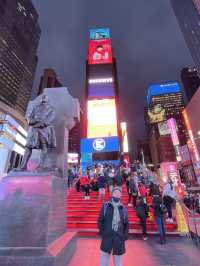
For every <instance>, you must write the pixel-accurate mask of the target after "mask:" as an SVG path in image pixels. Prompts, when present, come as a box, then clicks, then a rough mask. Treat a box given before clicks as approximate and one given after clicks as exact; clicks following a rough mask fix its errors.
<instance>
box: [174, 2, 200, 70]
mask: <svg viewBox="0 0 200 266" xmlns="http://www.w3.org/2000/svg"><path fill="white" fill-rule="evenodd" d="M171 5H172V7H173V10H174V13H175V15H176V18H177V20H178V23H179V26H180V28H181V31H182V33H183V36H184V38H185V41H186V43H187V46H188V48H189V50H190V53H191V55H192V57H193V60H194V62H195V65H196V67H197V68H198V70H200V49H199V47H200V12H199V11H200V9H199V6H200V3H199V0H184V1H183V0H171Z"/></svg>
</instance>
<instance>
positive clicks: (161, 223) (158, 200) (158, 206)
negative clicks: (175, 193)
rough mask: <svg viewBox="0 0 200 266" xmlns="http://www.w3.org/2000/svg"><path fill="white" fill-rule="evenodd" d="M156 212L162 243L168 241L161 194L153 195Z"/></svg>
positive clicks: (153, 205)
mask: <svg viewBox="0 0 200 266" xmlns="http://www.w3.org/2000/svg"><path fill="white" fill-rule="evenodd" d="M152 207H153V209H154V214H155V218H156V224H157V226H158V231H159V235H160V244H161V245H162V244H165V243H166V233H165V224H164V217H163V216H164V205H163V202H162V197H161V195H160V194H158V195H154V196H153V204H152Z"/></svg>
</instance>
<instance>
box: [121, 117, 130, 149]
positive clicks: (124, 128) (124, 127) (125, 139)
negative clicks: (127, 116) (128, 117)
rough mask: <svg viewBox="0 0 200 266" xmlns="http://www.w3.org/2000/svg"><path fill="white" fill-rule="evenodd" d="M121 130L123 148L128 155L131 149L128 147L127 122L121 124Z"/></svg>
mask: <svg viewBox="0 0 200 266" xmlns="http://www.w3.org/2000/svg"><path fill="white" fill-rule="evenodd" d="M121 130H122V147H123V152H125V153H128V152H129V147H128V136H127V125H126V122H122V123H121Z"/></svg>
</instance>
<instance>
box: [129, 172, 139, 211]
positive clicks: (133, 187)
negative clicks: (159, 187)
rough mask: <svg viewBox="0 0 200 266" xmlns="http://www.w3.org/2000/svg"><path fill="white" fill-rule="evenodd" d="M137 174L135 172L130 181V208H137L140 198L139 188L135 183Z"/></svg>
mask: <svg viewBox="0 0 200 266" xmlns="http://www.w3.org/2000/svg"><path fill="white" fill-rule="evenodd" d="M135 176H136V173H135V172H134V173H133V174H132V175H131V177H130V181H129V187H128V206H130V207H131V206H133V207H134V208H135V207H136V200H137V196H138V186H137V183H136V181H135Z"/></svg>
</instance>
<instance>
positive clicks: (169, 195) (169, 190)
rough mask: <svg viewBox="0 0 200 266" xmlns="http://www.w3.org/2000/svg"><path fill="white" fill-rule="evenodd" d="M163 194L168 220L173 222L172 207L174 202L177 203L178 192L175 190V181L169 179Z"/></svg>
mask: <svg viewBox="0 0 200 266" xmlns="http://www.w3.org/2000/svg"><path fill="white" fill-rule="evenodd" d="M162 196H163V203H164V205H165V207H166V209H167V213H168V218H167V220H166V222H168V223H173V218H172V207H173V204H174V203H175V198H176V192H175V190H174V187H173V183H172V181H171V180H170V179H169V180H168V182H167V184H166V185H165V186H164V188H163V195H162Z"/></svg>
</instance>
